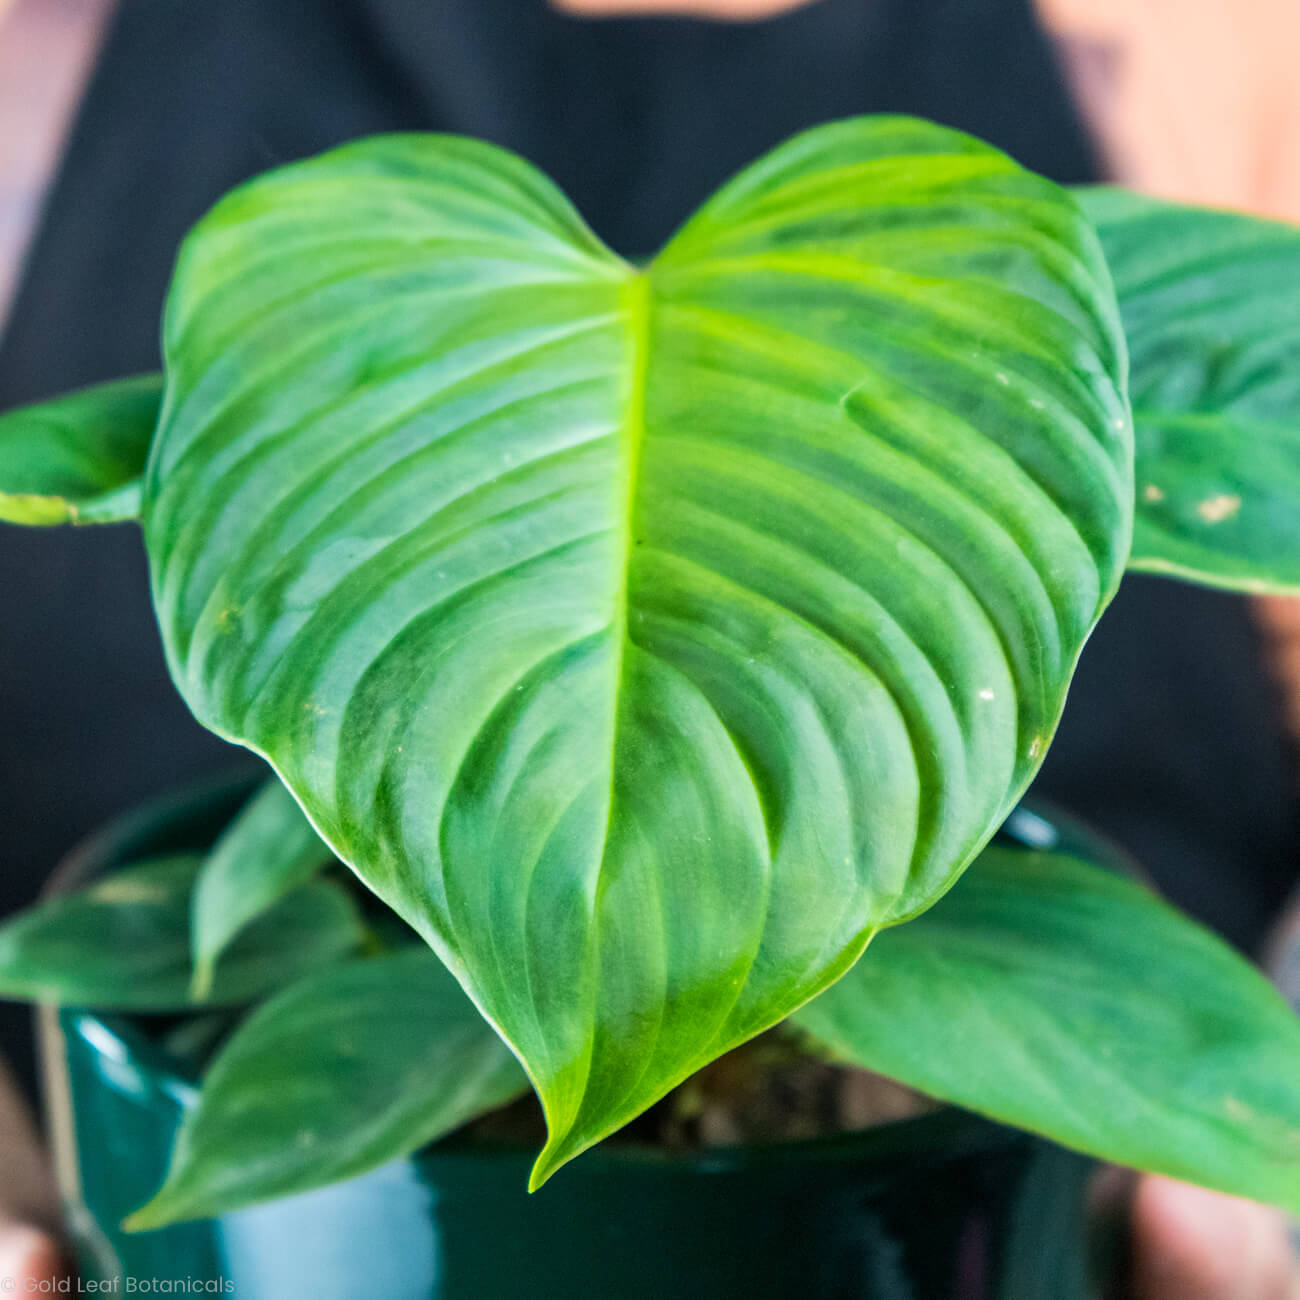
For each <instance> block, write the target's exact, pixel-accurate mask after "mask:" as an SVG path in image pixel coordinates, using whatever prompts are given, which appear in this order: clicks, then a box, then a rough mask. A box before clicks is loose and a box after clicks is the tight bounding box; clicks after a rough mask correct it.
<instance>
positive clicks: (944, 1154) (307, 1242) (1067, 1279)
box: [42, 780, 1093, 1300]
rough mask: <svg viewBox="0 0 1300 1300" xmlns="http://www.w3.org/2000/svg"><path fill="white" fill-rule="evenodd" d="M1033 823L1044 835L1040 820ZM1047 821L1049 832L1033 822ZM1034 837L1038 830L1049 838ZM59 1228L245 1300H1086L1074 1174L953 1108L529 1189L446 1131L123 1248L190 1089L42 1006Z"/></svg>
mask: <svg viewBox="0 0 1300 1300" xmlns="http://www.w3.org/2000/svg"><path fill="white" fill-rule="evenodd" d="M249 788H250V787H249V784H248V782H247V781H245V780H241V781H239V782H234V783H226V784H224V785H221V786H215V787H209V788H207V789H205V790H203V791H201V792H198V793H194V794H191V795H188V796H186V797H183V798H181V799H179V800H173V801H171V802H169V803H166V804H159V805H155V806H152V807H150V808H149V809H147V810H145V811H144V812H143V813H141V814H139V815H137V816H135V817H132V818H129V819H127V820H126V821H123V822H120V823H117V824H115V825H114V826H112V827H110V828H109V829H108V830H107V831H106V832H104V833H103V834H101V835H100V836H98V837H96V838H95V839H94V840H92V841H90V842H89V843H88V844H87V845H86V846H85V847H84V848H83V849H82V850H81V851H80V852H78V853H77V854H75V855H74V856H73V858H71V859H70V860H69V861H68V863H67V864H65V866H64V868H63V869H62V871H61V873H60V876H59V878H58V880H59V884H60V885H62V886H63V887H65V888H66V887H70V886H72V885H73V884H75V883H76V882H77V881H79V880H84V879H87V878H89V877H91V876H94V875H97V874H99V873H101V872H104V871H109V870H112V868H113V867H114V866H117V865H121V864H122V863H124V862H126V861H128V860H130V859H133V858H138V857H141V856H144V855H148V854H155V853H161V852H167V851H171V850H175V849H178V848H182V847H201V846H203V845H204V844H206V843H207V842H209V841H210V840H211V839H212V837H213V836H214V835H215V834H216V832H217V831H218V830H219V829H220V827H221V826H222V825H223V824H224V823H225V821H226V820H227V819H228V817H229V816H230V815H231V814H232V813H233V812H234V810H235V809H236V807H237V806H238V805H239V803H240V802H241V801H242V800H243V799H244V798H245V797H246V796H247V794H248V791H249ZM1043 826H1049V823H1046V822H1044V823H1043ZM1049 829H1050V827H1049ZM1044 833H1046V832H1044ZM42 1039H43V1047H44V1054H45V1059H46V1076H47V1100H48V1104H49V1111H50V1115H51V1119H52V1127H53V1135H54V1140H55V1146H56V1158H57V1163H58V1170H59V1178H60V1185H61V1187H62V1191H63V1195H64V1198H65V1203H66V1207H67V1212H68V1223H69V1229H70V1232H71V1235H72V1238H73V1241H74V1244H75V1247H76V1250H77V1253H78V1256H79V1258H80V1261H81V1266H82V1269H83V1273H84V1274H85V1276H86V1277H89V1278H97V1279H98V1278H104V1279H108V1278H114V1277H116V1278H120V1279H121V1281H120V1282H119V1283H118V1287H117V1290H118V1293H121V1294H127V1293H132V1292H134V1293H136V1294H149V1293H150V1292H151V1291H152V1293H154V1294H158V1293H169V1294H228V1295H235V1296H238V1297H240V1300H309V1298H310V1300H433V1298H437V1300H514V1298H515V1297H520V1298H521V1300H705V1298H706V1297H707V1298H708V1300H729V1298H730V1297H737V1298H740V1297H744V1300H769V1298H770V1300H778V1298H779V1300H791V1298H792V1297H798V1298H799V1300H1084V1298H1085V1297H1088V1296H1090V1295H1092V1294H1093V1289H1092V1286H1091V1284H1090V1281H1089V1276H1088V1275H1089V1263H1088V1259H1087V1250H1086V1248H1085V1247H1086V1243H1085V1229H1084V1214H1083V1189H1084V1182H1085V1178H1086V1175H1087V1173H1088V1170H1089V1164H1090V1162H1088V1161H1086V1160H1084V1159H1082V1158H1081V1157H1078V1156H1075V1155H1073V1154H1071V1153H1069V1152H1065V1151H1063V1150H1061V1149H1060V1148H1058V1147H1054V1146H1051V1145H1049V1144H1048V1143H1045V1142H1042V1141H1039V1140H1037V1139H1034V1138H1031V1137H1028V1136H1026V1135H1024V1134H1021V1133H1017V1132H1014V1131H1012V1130H1009V1129H1005V1128H1000V1127H998V1126H995V1125H993V1124H990V1123H987V1122H986V1121H984V1120H981V1119H978V1118H976V1117H975V1116H972V1115H968V1114H965V1113H963V1112H960V1111H956V1110H951V1109H949V1110H943V1111H940V1112H937V1113H935V1114H933V1115H929V1116H926V1117H924V1118H921V1119H915V1120H907V1121H903V1122H900V1123H896V1124H891V1125H887V1126H884V1127H881V1128H878V1129H873V1130H870V1131H868V1132H865V1133H861V1134H855V1135H851V1136H847V1137H834V1138H827V1139H822V1140H818V1141H811V1142H798V1143H793V1142H792V1143H780V1144H771V1145H766V1146H757V1147H747V1148H737V1149H724V1150H715V1151H710V1152H706V1153H703V1154H692V1155H678V1154H669V1153H666V1152H657V1151H654V1150H650V1149H640V1148H633V1147H629V1146H623V1147H619V1146H616V1145H613V1144H608V1143H607V1144H605V1145H604V1146H601V1147H598V1148H596V1149H595V1150H593V1151H591V1152H589V1153H587V1154H586V1155H584V1156H582V1157H581V1158H580V1159H578V1160H577V1161H575V1162H574V1163H573V1164H572V1165H570V1166H569V1167H568V1168H566V1169H565V1170H563V1171H562V1172H561V1173H560V1174H559V1175H557V1176H556V1177H555V1178H554V1179H553V1180H552V1181H551V1182H550V1183H548V1184H547V1186H546V1187H545V1188H544V1189H543V1190H542V1191H541V1192H539V1193H538V1194H536V1195H534V1196H531V1197H530V1196H529V1195H528V1194H527V1193H526V1192H525V1190H524V1188H525V1186H526V1182H527V1170H528V1166H529V1164H530V1161H531V1157H532V1153H531V1152H527V1151H522V1150H516V1149H508V1148H503V1147H495V1146H485V1145H483V1144H481V1143H480V1144H477V1145H476V1144H473V1143H471V1142H469V1141H467V1140H465V1139H463V1138H459V1137H453V1138H450V1139H448V1140H445V1141H443V1142H441V1143H438V1144H437V1145H435V1146H433V1147H430V1148H427V1149H426V1150H424V1151H421V1152H418V1153H417V1154H415V1155H414V1156H412V1157H410V1158H408V1159H405V1160H400V1161H395V1162H393V1163H392V1164H389V1165H387V1166H385V1167H384V1168H382V1169H379V1170H376V1171H375V1172H374V1173H372V1174H369V1175H367V1176H365V1177H362V1178H358V1179H355V1180H353V1181H351V1182H348V1183H344V1184H340V1185H338V1186H335V1187H330V1188H325V1189H323V1190H321V1191H318V1192H313V1193H309V1194H307V1195H304V1196H298V1197H294V1198H291V1199H286V1200H282V1201H277V1202H272V1203H270V1204H267V1205H263V1206H259V1207H255V1208H253V1209H249V1210H245V1211H241V1212H239V1213H236V1214H230V1215H226V1216H224V1217H222V1218H221V1219H218V1220H210V1221H205V1222H201V1223H194V1224H182V1225H178V1226H176V1227H172V1228H166V1229H163V1230H161V1231H158V1232H153V1233H144V1234H138V1235H131V1234H126V1233H123V1232H122V1231H121V1230H120V1228H119V1226H118V1225H119V1223H120V1221H121V1219H122V1218H123V1216H125V1215H126V1214H127V1213H129V1212H130V1211H131V1210H133V1209H135V1208H136V1207H137V1206H138V1205H139V1204H140V1203H141V1202H142V1201H144V1200H145V1199H147V1198H148V1196H149V1195H150V1193H152V1191H153V1190H154V1189H155V1187H156V1185H157V1183H158V1182H159V1181H160V1179H161V1177H162V1174H163V1171H164V1168H165V1166H166V1162H167V1157H168V1152H169V1149H170V1144H171V1139H172V1136H173V1134H174V1132H175V1129H176V1126H177V1124H178V1123H179V1121H180V1118H181V1115H182V1113H183V1111H184V1109H185V1107H186V1106H187V1105H188V1104H189V1103H190V1100H191V1099H192V1097H193V1095H194V1088H195V1085H194V1082H193V1081H192V1080H190V1079H187V1078H185V1077H183V1076H182V1075H181V1074H180V1073H179V1072H178V1071H177V1068H176V1066H175V1065H174V1064H173V1063H172V1062H171V1061H169V1059H168V1058H167V1057H166V1056H165V1055H164V1054H163V1053H162V1051H161V1050H160V1049H159V1048H158V1047H157V1046H156V1044H155V1043H154V1042H153V1041H152V1040H151V1038H150V1037H149V1035H148V1034H147V1033H146V1032H145V1030H144V1029H143V1027H142V1026H141V1024H140V1023H138V1022H134V1021H132V1020H130V1019H127V1018H120V1017H110V1016H103V1015H95V1014H92V1013H90V1012H87V1011H83V1010H76V1009H69V1008H64V1009H61V1010H57V1011H56V1010H54V1009H49V1008H47V1009H44V1010H43V1011H42Z"/></svg>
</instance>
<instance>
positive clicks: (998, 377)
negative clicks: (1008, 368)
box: [993, 370, 1011, 384]
mask: <svg viewBox="0 0 1300 1300" xmlns="http://www.w3.org/2000/svg"><path fill="white" fill-rule="evenodd" d="M993 377H994V379H996V380H997V381H998V383H999V384H1009V383H1010V382H1011V380H1010V379H1009V378H1008V377H1007V376H1006V375H1004V374H1003V373H1002V371H1000V370H999V371H998V372H997V374H995V375H994V376H993Z"/></svg>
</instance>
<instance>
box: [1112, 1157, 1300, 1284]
mask: <svg viewBox="0 0 1300 1300" xmlns="http://www.w3.org/2000/svg"><path fill="white" fill-rule="evenodd" d="M1132 1229H1133V1254H1132V1260H1133V1272H1132V1278H1131V1283H1130V1287H1131V1289H1130V1292H1129V1294H1130V1296H1131V1297H1132V1300H1297V1297H1300V1285H1297V1280H1296V1266H1295V1262H1294V1260H1293V1257H1292V1253H1291V1247H1290V1243H1289V1241H1288V1236H1287V1223H1286V1218H1285V1216H1284V1215H1283V1213H1282V1212H1281V1211H1280V1210H1274V1209H1271V1208H1269V1207H1268V1206H1264V1205H1256V1204H1255V1203H1254V1202H1252V1201H1243V1200H1239V1199H1238V1198H1237V1197H1235V1196H1225V1195H1224V1194H1223V1193H1221V1192H1210V1191H1206V1190H1205V1189H1204V1188H1202V1187H1193V1186H1191V1185H1190V1184H1188V1183H1180V1182H1175V1181H1174V1180H1173V1179H1172V1178H1161V1177H1159V1176H1157V1175H1155V1174H1145V1175H1143V1176H1142V1177H1141V1178H1140V1179H1139V1180H1138V1184H1137V1191H1136V1193H1135V1195H1134V1198H1133V1209H1132Z"/></svg>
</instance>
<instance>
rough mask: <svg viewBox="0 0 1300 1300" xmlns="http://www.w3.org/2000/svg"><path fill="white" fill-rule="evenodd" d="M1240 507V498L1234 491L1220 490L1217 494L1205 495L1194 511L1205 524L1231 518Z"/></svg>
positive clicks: (1217, 522)
mask: <svg viewBox="0 0 1300 1300" xmlns="http://www.w3.org/2000/svg"><path fill="white" fill-rule="evenodd" d="M1240 509H1241V498H1240V497H1239V496H1237V495H1235V494H1234V493H1228V492H1220V493H1219V495H1218V496H1214V497H1207V498H1206V499H1205V500H1204V501H1202V502H1201V504H1200V505H1198V506H1197V507H1196V513H1197V514H1198V515H1200V516H1201V518H1202V519H1204V520H1205V522H1206V523H1207V524H1221V523H1222V522H1223V521H1224V520H1225V519H1231V518H1232V517H1233V516H1234V515H1235V514H1236V513H1237V511H1238V510H1240Z"/></svg>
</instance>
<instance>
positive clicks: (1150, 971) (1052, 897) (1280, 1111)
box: [795, 848, 1300, 1211]
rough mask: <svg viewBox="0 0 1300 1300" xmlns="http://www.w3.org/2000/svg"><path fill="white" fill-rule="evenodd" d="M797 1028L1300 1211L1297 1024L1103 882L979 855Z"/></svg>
mask: <svg viewBox="0 0 1300 1300" xmlns="http://www.w3.org/2000/svg"><path fill="white" fill-rule="evenodd" d="M795 1021H796V1023H797V1024H799V1025H800V1026H801V1027H802V1028H803V1029H805V1030H807V1031H808V1032H809V1033H810V1034H812V1035H813V1036H814V1037H815V1038H817V1039H819V1040H820V1041H821V1042H822V1043H823V1044H825V1045H827V1046H829V1047H830V1048H831V1049H832V1050H833V1051H834V1052H836V1053H837V1054H839V1055H840V1056H842V1057H843V1058H844V1059H846V1060H849V1061H852V1062H853V1063H854V1064H856V1065H860V1066H864V1067H866V1068H867V1069H871V1070H877V1071H879V1072H880V1073H882V1074H887V1075H890V1076H891V1077H893V1078H895V1079H899V1080H901V1081H902V1082H903V1083H906V1084H910V1085H911V1086H912V1087H914V1088H917V1089H919V1090H920V1091H922V1092H925V1093H928V1094H930V1095H931V1096H933V1097H938V1098H940V1099H942V1100H944V1101H950V1102H955V1103H956V1104H957V1105H960V1106H964V1107H966V1108H968V1109H970V1110H975V1111H979V1112H980V1113H981V1114H984V1115H987V1116H990V1117H991V1118H993V1119H996V1120H1001V1121H1002V1122H1004V1123H1007V1124H1013V1125H1015V1126H1017V1127H1019V1128H1024V1129H1029V1130H1031V1131H1032V1132H1035V1133H1041V1134H1043V1135H1044V1136H1046V1137H1049V1138H1052V1139H1053V1140H1055V1141H1057V1142H1060V1143H1062V1144H1063V1145H1065V1146H1069V1147H1074V1148H1076V1149H1077V1150H1080V1151H1085V1152H1088V1153H1090V1154H1091V1155H1095V1156H1100V1157H1101V1158H1102V1159H1104V1160H1111V1161H1115V1162H1116V1163H1118V1164H1123V1165H1132V1166H1134V1167H1135V1168H1138V1169H1148V1170H1155V1171H1157V1172H1159V1173H1164V1174H1170V1175H1172V1176H1173V1177H1175V1178H1182V1179H1186V1180H1188V1181H1191V1182H1195V1183H1203V1184H1204V1185H1206V1186H1207V1187H1216V1188H1219V1189H1220V1190H1222V1191H1225V1192H1232V1193H1235V1194H1236V1195H1239V1196H1248V1197H1252V1198H1254V1199H1255V1200H1260V1201H1273V1202H1276V1203H1277V1204H1279V1205H1284V1206H1286V1207H1288V1208H1289V1209H1291V1210H1293V1211H1300V1090H1297V1088H1296V1079H1297V1078H1300V1020H1297V1018H1296V1016H1295V1015H1294V1013H1293V1012H1292V1011H1291V1009H1290V1008H1289V1007H1288V1006H1287V1005H1286V1003H1285V1002H1284V1001H1283V1000H1282V998H1281V997H1280V996H1279V995H1278V994H1277V993H1276V992H1275V991H1274V989H1273V988H1272V987H1271V986H1270V985H1269V984H1268V983H1267V981H1266V980H1265V979H1264V978H1263V977H1262V976H1261V975H1260V974H1259V973H1258V972H1256V971H1255V970H1254V969H1253V968H1252V967H1251V966H1250V965H1248V964H1247V962H1246V961H1245V960H1244V959H1242V958H1241V957H1239V956H1238V955H1237V954H1236V953H1235V952H1233V951H1232V950H1231V949H1230V948H1228V947H1227V946H1226V945H1225V944H1224V943H1222V942H1221V941H1220V940H1219V939H1217V938H1216V937H1215V936H1213V935H1212V934H1210V933H1209V931H1207V930H1205V929H1203V928H1202V927H1201V926H1199V925H1197V924H1196V923H1194V922H1193V921H1191V920H1189V919H1188V918H1187V917H1185V916H1183V915H1182V914H1181V913H1179V912H1177V911H1175V910H1174V909H1173V908H1171V907H1169V906H1168V905H1167V904H1165V903H1163V902H1161V901H1160V900H1159V899H1157V898H1156V897H1155V896H1154V895H1152V894H1151V893H1149V892H1148V891H1147V890H1146V889H1144V888H1143V887H1142V886H1140V885H1137V884H1135V883H1133V882H1131V881H1129V880H1126V879H1124V878H1123V877H1120V876H1117V875H1115V874H1113V873H1112V872H1110V871H1107V870H1104V869H1102V868H1099V867H1095V866H1092V865H1090V864H1088V863H1085V862H1082V861H1079V860H1077V859H1074V858H1070V857H1066V856H1063V855H1060V854H1052V853H1041V852H1033V851H1027V850H1024V849H1005V848H992V849H987V850H985V852H984V854H983V856H981V857H980V859H979V860H978V861H977V862H976V863H975V865H974V866H973V867H972V868H971V869H970V871H969V872H967V874H966V875H965V877H964V878H963V879H962V880H961V882H960V883H959V884H958V885H957V887H956V888H955V889H954V890H953V891H952V893H950V894H949V895H948V896H947V897H946V898H944V899H943V900H942V901H941V902H940V903H939V904H938V905H937V906H936V907H935V908H933V910H931V911H929V912H927V913H926V914H925V915H924V916H922V917H919V918H918V919H917V920H915V921H913V922H911V923H910V924H909V925H904V926H900V927H898V928H897V929H894V930H889V931H888V932H886V933H885V934H882V935H880V936H879V937H878V938H877V939H876V941H875V943H874V944H873V946H872V948H871V949H870V951H869V952H868V953H867V955H866V956H865V957H864V958H863V959H862V961H860V962H859V963H858V964H857V966H855V967H854V968H853V970H852V971H850V972H849V974H848V975H846V976H845V977H844V979H842V980H841V981H840V982H839V983H838V984H836V985H835V986H834V987H833V988H831V989H828V990H827V991H826V992H825V993H823V994H822V995H821V996H820V997H819V998H817V999H816V1001H814V1002H811V1003H809V1004H808V1005H807V1006H806V1007H804V1008H803V1010H802V1011H800V1012H799V1013H798V1014H797V1016H796V1017H795Z"/></svg>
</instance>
